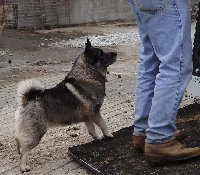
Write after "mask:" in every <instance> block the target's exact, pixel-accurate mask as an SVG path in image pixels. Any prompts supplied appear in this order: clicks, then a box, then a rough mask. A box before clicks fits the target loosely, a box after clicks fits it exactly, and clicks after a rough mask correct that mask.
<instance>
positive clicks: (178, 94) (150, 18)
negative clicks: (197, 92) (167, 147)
mask: <svg viewBox="0 0 200 175" xmlns="http://www.w3.org/2000/svg"><path fill="white" fill-rule="evenodd" d="M166 2H167V4H166V7H165V9H164V10H163V11H162V12H160V13H158V14H155V15H146V14H144V15H143V18H142V20H143V22H144V24H145V25H146V27H147V28H148V29H149V30H148V34H149V37H150V40H151V42H152V45H153V47H154V51H155V53H156V55H157V56H158V58H159V60H160V62H161V63H160V66H159V73H158V74H157V76H156V80H155V84H156V86H155V89H154V97H153V99H152V106H151V110H150V113H149V118H148V125H149V128H148V129H147V130H146V134H147V140H146V141H147V142H148V143H165V142H167V141H170V140H172V139H174V135H175V131H176V126H175V120H176V114H177V110H178V107H179V105H180V102H181V99H182V96H183V94H184V91H185V88H186V86H187V84H188V83H189V80H190V79H191V75H192V58H191V56H192V45H191V21H190V11H189V5H188V2H187V0H183V1H177V0H166Z"/></svg>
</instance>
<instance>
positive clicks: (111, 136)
mask: <svg viewBox="0 0 200 175" xmlns="http://www.w3.org/2000/svg"><path fill="white" fill-rule="evenodd" d="M104 137H108V138H113V135H112V134H111V133H109V134H107V135H104Z"/></svg>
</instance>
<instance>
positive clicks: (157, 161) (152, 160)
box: [144, 153, 200, 166]
mask: <svg viewBox="0 0 200 175" xmlns="http://www.w3.org/2000/svg"><path fill="white" fill-rule="evenodd" d="M144 155H145V158H146V160H147V162H148V163H149V164H150V165H152V166H154V165H162V164H164V163H169V162H181V161H185V160H189V159H192V158H195V157H198V156H200V153H196V154H193V155H191V156H187V157H183V158H180V157H177V158H172V157H166V156H162V155H156V154H144Z"/></svg>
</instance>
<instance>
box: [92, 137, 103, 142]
mask: <svg viewBox="0 0 200 175" xmlns="http://www.w3.org/2000/svg"><path fill="white" fill-rule="evenodd" d="M93 139H94V140H97V141H98V140H101V139H102V137H99V136H95V137H93Z"/></svg>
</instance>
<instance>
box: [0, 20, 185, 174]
mask: <svg viewBox="0 0 200 175" xmlns="http://www.w3.org/2000/svg"><path fill="white" fill-rule="evenodd" d="M123 32H130V33H135V34H136V35H138V34H137V27H136V26H135V25H133V24H130V23H125V24H124V23H123V24H121V23H113V24H98V25H87V26H79V27H78V26H77V27H69V28H64V29H54V30H51V31H36V32H34V33H31V32H25V31H14V30H6V31H4V32H3V34H2V35H1V36H0V125H1V131H0V174H2V175H18V174H21V172H20V170H19V167H18V165H19V155H18V154H17V150H16V144H15V140H14V112H15V110H16V102H15V95H16V85H17V83H18V82H19V81H21V80H23V79H27V78H35V79H38V80H40V81H42V82H43V83H44V84H45V85H46V86H47V87H52V86H54V85H56V84H57V83H58V82H60V81H61V80H62V79H63V78H64V77H65V76H66V74H67V72H68V71H69V70H70V69H71V65H72V64H71V63H72V62H73V60H74V59H75V58H76V57H77V56H78V55H79V54H80V53H81V52H83V50H84V48H75V47H67V46H65V47H59V46H58V45H57V47H50V45H51V43H53V42H59V41H60V40H61V39H65V41H67V40H73V39H76V38H80V37H84V36H90V37H91V35H97V36H101V35H104V36H105V35H106V34H111V33H123ZM138 46H139V39H138V38H137V37H136V40H135V42H134V43H132V44H131V43H126V44H124V45H123V44H122V45H121V44H113V45H107V46H106V47H102V48H103V49H105V50H109V51H116V52H118V59H117V61H116V63H115V64H113V65H112V66H110V67H109V70H108V71H109V74H108V75H107V76H108V77H107V79H108V83H106V98H105V101H104V104H103V106H102V108H101V111H102V116H103V118H104V119H105V120H106V123H107V124H108V128H109V130H110V131H111V132H115V131H117V130H119V129H121V128H123V127H126V126H130V125H132V121H133V110H134V103H133V100H134V86H135V77H136V68H137V65H138V63H139V59H138V53H139V49H138ZM187 103H188V100H183V103H182V106H183V105H185V104H187ZM98 133H99V134H101V132H100V131H99V130H98ZM91 140H92V138H91V137H90V136H89V134H88V133H87V131H86V127H85V126H84V124H76V125H71V126H66V127H60V128H53V129H49V130H48V132H47V134H46V135H45V136H44V137H43V139H42V141H41V143H40V144H39V145H38V146H37V147H36V148H35V149H34V150H32V152H31V154H30V155H29V159H28V163H29V164H30V165H31V168H32V170H31V171H30V172H28V173H24V174H29V175H36V174H39V175H45V174H48V175H64V174H68V175H69V174H70V175H72V174H73V175H77V174H81V175H84V174H85V175H89V174H91V173H90V172H88V171H87V170H85V169H84V168H83V167H81V166H80V165H79V164H77V163H76V162H74V161H73V160H71V159H70V158H69V156H68V154H67V151H68V148H69V147H71V146H73V145H78V144H83V143H87V142H90V141H91ZM119 144H120V143H119ZM97 158H98V157H97Z"/></svg>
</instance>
